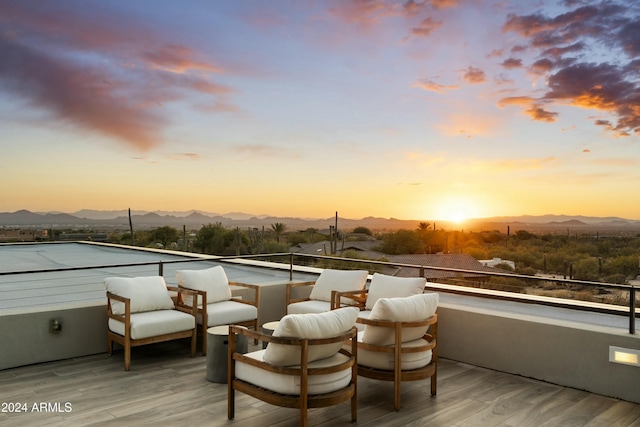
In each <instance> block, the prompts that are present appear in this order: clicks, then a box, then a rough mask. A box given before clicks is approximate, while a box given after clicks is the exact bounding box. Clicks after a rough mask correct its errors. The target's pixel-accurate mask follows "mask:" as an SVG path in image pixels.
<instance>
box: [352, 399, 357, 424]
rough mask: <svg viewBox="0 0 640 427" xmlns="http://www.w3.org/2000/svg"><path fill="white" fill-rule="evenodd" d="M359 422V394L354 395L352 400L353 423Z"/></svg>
mask: <svg viewBox="0 0 640 427" xmlns="http://www.w3.org/2000/svg"><path fill="white" fill-rule="evenodd" d="M356 421H358V393H355V392H354V393H353V397H352V398H351V422H352V423H355V422H356Z"/></svg>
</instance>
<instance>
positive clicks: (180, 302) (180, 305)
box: [167, 286, 207, 316]
mask: <svg viewBox="0 0 640 427" xmlns="http://www.w3.org/2000/svg"><path fill="white" fill-rule="evenodd" d="M167 289H168V290H170V291H174V292H177V293H178V297H177V299H176V304H175V305H176V310H178V311H182V312H184V313H189V314H191V315H193V316H196V315H197V314H198V311H199V310H200V309H199V308H198V304H197V303H196V304H193V301H194V300H195V301H196V302H197V301H198V295H201V294H204V296H203V302H205V301H206V300H207V297H206V292H202V291H196V290H193V289H187V288H183V287H181V286H167ZM183 295H189V296H191V297H192V298H191V302H192V303H191V304H187V303H185V301H184V296H183Z"/></svg>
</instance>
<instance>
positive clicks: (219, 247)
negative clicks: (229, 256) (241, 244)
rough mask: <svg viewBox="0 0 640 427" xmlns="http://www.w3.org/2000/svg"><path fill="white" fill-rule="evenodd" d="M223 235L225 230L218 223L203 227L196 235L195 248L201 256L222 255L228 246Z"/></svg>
mask: <svg viewBox="0 0 640 427" xmlns="http://www.w3.org/2000/svg"><path fill="white" fill-rule="evenodd" d="M225 234H226V229H225V228H224V226H223V225H222V223H220V222H217V223H215V224H207V225H204V226H202V228H201V229H200V230H198V233H197V234H196V241H195V247H196V248H198V249H199V251H200V253H203V254H212V255H223V254H224V252H225V248H226V247H227V246H228V245H227V244H226V243H225ZM231 240H233V236H232V237H231Z"/></svg>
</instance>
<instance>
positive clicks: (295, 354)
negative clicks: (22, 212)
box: [264, 307, 359, 366]
mask: <svg viewBox="0 0 640 427" xmlns="http://www.w3.org/2000/svg"><path fill="white" fill-rule="evenodd" d="M358 312H359V310H358V309H357V308H356V307H344V308H339V309H336V310H332V311H327V312H324V313H305V314H287V315H286V316H284V317H283V318H282V319H281V320H280V322H279V323H278V326H277V327H276V329H275V331H273V336H274V337H293V338H309V339H317V338H331V337H335V336H336V335H340V334H343V333H345V332H347V331H349V330H350V329H351V328H353V327H354V326H355V323H356V318H357V317H358ZM342 345H343V343H342V342H337V343H333V344H324V345H313V346H309V359H308V361H309V362H312V361H314V360H320V359H324V358H326V357H331V356H333V355H334V354H336V353H337V352H338V350H340V348H341V347H342ZM264 360H265V362H268V363H271V364H272V365H277V366H294V365H300V346H297V345H286V344H274V343H269V344H268V345H267V348H266V350H265V353H264Z"/></svg>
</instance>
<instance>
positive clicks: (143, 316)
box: [104, 276, 197, 371]
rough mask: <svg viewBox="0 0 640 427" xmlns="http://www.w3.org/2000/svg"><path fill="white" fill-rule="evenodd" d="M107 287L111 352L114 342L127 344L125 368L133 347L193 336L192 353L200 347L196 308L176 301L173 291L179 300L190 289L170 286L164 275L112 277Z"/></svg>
mask: <svg viewBox="0 0 640 427" xmlns="http://www.w3.org/2000/svg"><path fill="white" fill-rule="evenodd" d="M104 283H105V287H106V289H107V317H108V321H107V323H108V331H107V352H108V353H109V355H111V354H112V352H113V343H114V342H116V343H118V344H121V345H122V346H123V347H124V370H125V371H128V370H129V369H130V367H131V347H136V346H140V345H145V344H151V343H157V342H162V341H170V340H175V339H179V338H191V357H193V356H194V355H195V349H196V334H197V329H196V318H195V316H196V311H195V309H192V308H189V307H186V306H184V305H182V304H180V302H178V303H177V304H175V305H174V302H173V300H172V299H171V296H170V295H169V291H170V290H171V291H174V292H177V295H178V300H180V299H181V298H182V294H183V293H190V291H186V290H180V289H178V288H175V287H168V286H167V285H166V283H165V281H164V278H163V277H161V276H149V277H134V278H125V277H109V278H106V279H105V281H104Z"/></svg>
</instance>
